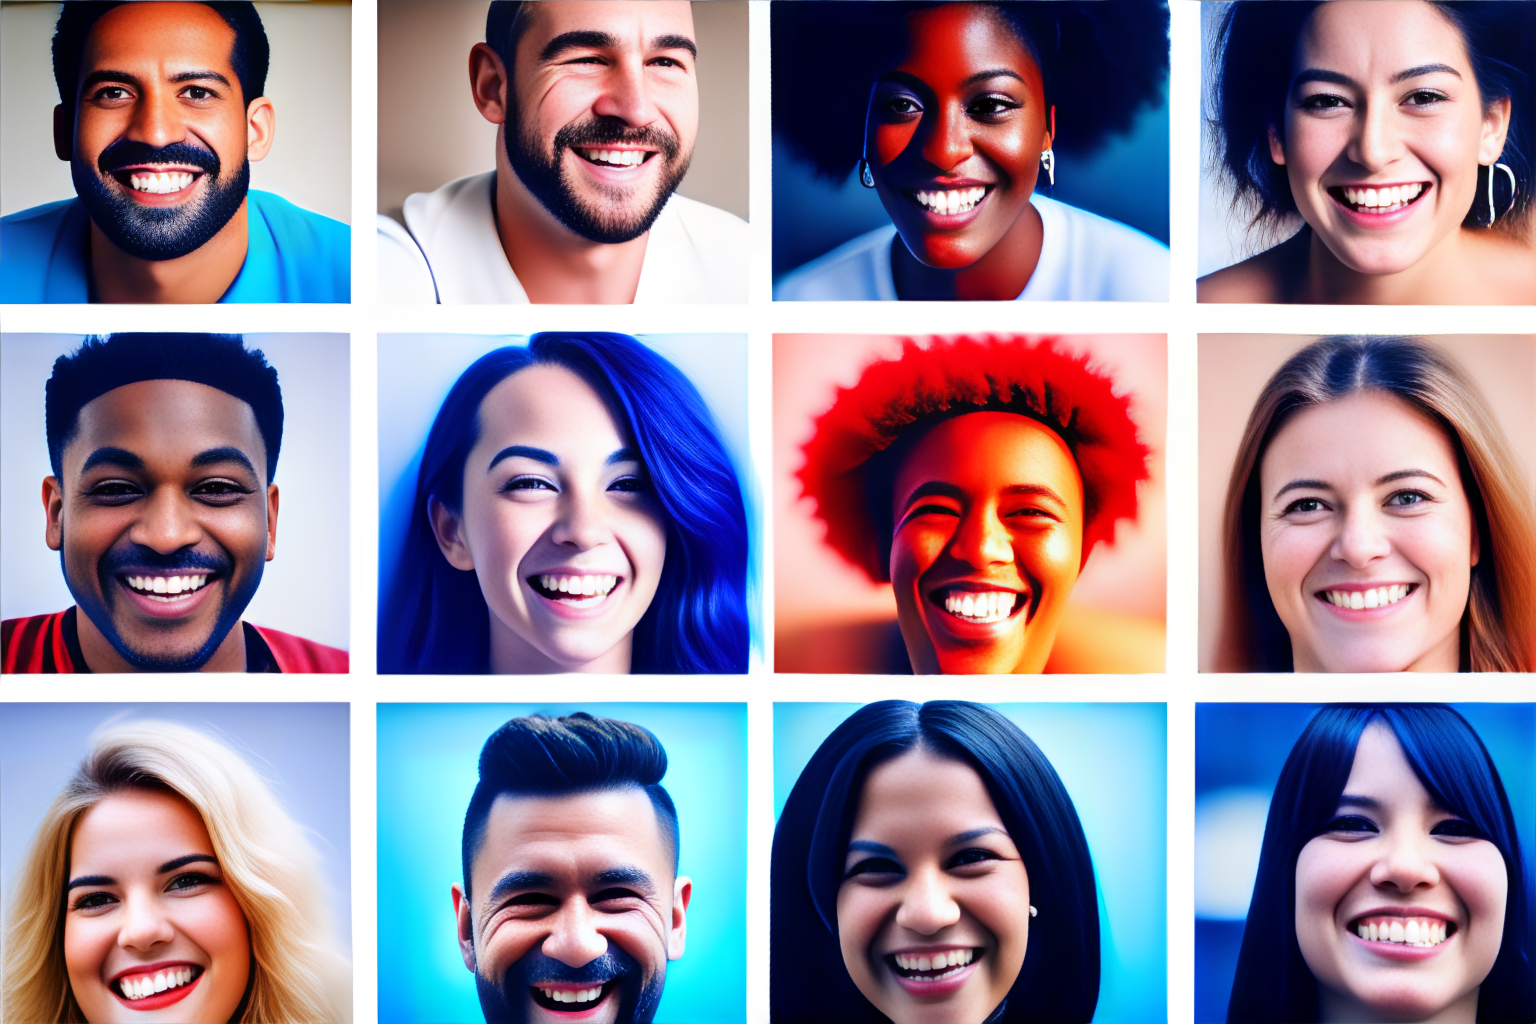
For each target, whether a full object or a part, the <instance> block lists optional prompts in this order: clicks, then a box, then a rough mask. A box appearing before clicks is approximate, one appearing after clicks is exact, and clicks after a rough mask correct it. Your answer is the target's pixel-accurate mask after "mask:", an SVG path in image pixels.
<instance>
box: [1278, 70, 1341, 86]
mask: <svg viewBox="0 0 1536 1024" xmlns="http://www.w3.org/2000/svg"><path fill="white" fill-rule="evenodd" d="M1308 82H1327V83H1329V84H1330V85H1354V84H1355V80H1354V79H1353V78H1350V77H1349V76H1348V75H1341V74H1340V73H1339V72H1337V71H1324V70H1323V69H1322V68H1307V69H1306V70H1305V71H1301V72H1298V73H1297V74H1296V77H1295V78H1293V79H1291V88H1292V89H1294V88H1296V87H1297V86H1298V85H1305V84H1307V83H1308Z"/></svg>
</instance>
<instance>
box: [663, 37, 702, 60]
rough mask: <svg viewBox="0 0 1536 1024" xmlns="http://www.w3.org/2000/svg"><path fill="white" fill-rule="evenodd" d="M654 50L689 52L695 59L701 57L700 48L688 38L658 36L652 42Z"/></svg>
mask: <svg viewBox="0 0 1536 1024" xmlns="http://www.w3.org/2000/svg"><path fill="white" fill-rule="evenodd" d="M651 49H653V50H687V51H688V52H689V53H691V54H692V55H693V56H694V57H697V56H698V55H699V48H698V47H697V46H695V45H694V44H693V40H692V39H689V38H688V37H687V36H680V35H675V34H674V35H665V36H657V37H656V38H655V39H652V40H651Z"/></svg>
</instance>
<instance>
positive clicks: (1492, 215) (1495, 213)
mask: <svg viewBox="0 0 1536 1024" xmlns="http://www.w3.org/2000/svg"><path fill="white" fill-rule="evenodd" d="M1496 170H1497V171H1503V172H1504V173H1505V174H1507V175H1509V205H1510V206H1514V205H1515V172H1514V171H1512V170H1510V168H1509V164H1501V163H1494V164H1490V165H1489V166H1488V226H1489V227H1493V222H1494V221H1496V220H1498V219H1499V208H1498V207H1497V206H1495V205H1494V203H1493V172H1494V171H1496Z"/></svg>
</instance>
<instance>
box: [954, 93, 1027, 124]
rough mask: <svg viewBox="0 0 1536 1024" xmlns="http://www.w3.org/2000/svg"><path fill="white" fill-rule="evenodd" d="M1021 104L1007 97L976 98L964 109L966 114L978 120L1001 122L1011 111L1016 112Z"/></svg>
mask: <svg viewBox="0 0 1536 1024" xmlns="http://www.w3.org/2000/svg"><path fill="white" fill-rule="evenodd" d="M1022 105H1023V104H1021V103H1019V102H1018V101H1016V100H1014V99H1012V98H1010V97H1007V96H993V95H988V96H978V97H977V98H976V99H974V100H972V101H971V102H970V104H969V105H968V106H967V107H966V108H965V110H966V113H968V114H970V115H971V116H972V117H974V118H977V119H978V120H983V121H991V120H1001V119H1002V118H1003V117H1005V116H1007V114H1008V112H1009V111H1011V110H1017V109H1019V107H1020V106H1022Z"/></svg>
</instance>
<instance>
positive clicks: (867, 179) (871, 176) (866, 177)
mask: <svg viewBox="0 0 1536 1024" xmlns="http://www.w3.org/2000/svg"><path fill="white" fill-rule="evenodd" d="M859 184H860V185H863V186H864V187H865V188H874V187H875V172H874V171H872V170H870V169H869V161H868V160H866V159H864V158H863V157H860V158H859Z"/></svg>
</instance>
